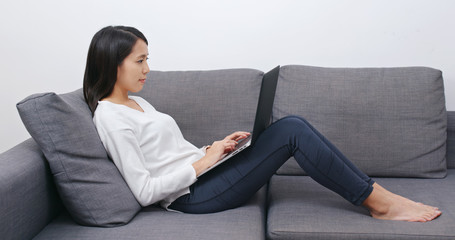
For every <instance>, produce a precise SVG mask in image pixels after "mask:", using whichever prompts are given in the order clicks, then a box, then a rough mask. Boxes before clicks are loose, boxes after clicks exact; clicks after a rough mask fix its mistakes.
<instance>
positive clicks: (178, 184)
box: [103, 129, 197, 207]
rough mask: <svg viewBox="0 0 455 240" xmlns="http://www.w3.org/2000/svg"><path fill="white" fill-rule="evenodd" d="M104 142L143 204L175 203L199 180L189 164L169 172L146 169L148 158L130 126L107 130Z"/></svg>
mask: <svg viewBox="0 0 455 240" xmlns="http://www.w3.org/2000/svg"><path fill="white" fill-rule="evenodd" d="M103 143H104V144H105V148H106V150H107V151H108V153H109V154H110V156H111V158H112V160H113V161H114V163H115V165H116V166H117V168H118V169H119V171H120V173H121V174H122V176H123V178H124V179H125V181H126V183H127V184H128V186H129V187H130V189H131V191H132V192H133V195H134V196H135V197H136V199H137V201H138V202H139V203H140V204H141V205H142V206H143V207H145V206H148V205H150V204H153V203H156V202H158V201H160V200H163V199H165V198H168V201H169V202H172V201H173V200H175V199H176V198H177V197H178V196H180V195H182V194H184V193H187V192H188V187H189V186H190V185H191V184H193V183H194V182H195V181H196V180H197V178H196V171H195V170H194V168H193V166H192V165H191V164H189V163H188V164H185V165H183V166H182V167H180V168H179V169H174V170H173V171H172V172H169V173H167V174H164V175H161V176H151V174H150V171H149V170H147V169H146V164H145V162H146V159H145V157H144V155H143V153H142V151H141V148H140V144H139V142H138V140H137V138H136V136H135V134H134V132H133V131H132V130H131V129H119V130H115V131H110V132H107V133H106V137H105V139H103ZM147 160H148V161H153V159H147ZM173 196H175V197H173Z"/></svg>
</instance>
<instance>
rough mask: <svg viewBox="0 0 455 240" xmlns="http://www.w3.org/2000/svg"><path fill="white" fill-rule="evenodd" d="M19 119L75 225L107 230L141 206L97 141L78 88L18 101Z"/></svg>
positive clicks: (125, 221) (127, 218)
mask: <svg viewBox="0 0 455 240" xmlns="http://www.w3.org/2000/svg"><path fill="white" fill-rule="evenodd" d="M17 109H18V111H19V114H20V117H21V119H22V121H23V123H24V125H25V127H26V129H27V130H28V132H29V133H30V135H31V136H32V137H33V139H34V140H35V141H36V142H37V143H38V145H39V146H40V149H41V150H42V151H43V153H44V155H45V156H46V159H47V160H48V162H49V165H50V169H51V172H52V176H53V179H54V181H55V184H56V186H57V190H58V193H59V195H60V197H61V199H62V201H63V204H64V205H65V207H66V208H67V209H68V212H69V213H70V214H71V216H72V217H73V218H74V220H75V221H76V222H78V223H79V224H82V225H88V226H103V227H112V226H118V225H123V224H126V223H128V222H129V221H130V220H131V219H132V218H133V217H134V216H135V215H136V213H137V212H138V211H139V210H140V209H141V206H140V205H139V203H138V202H137V201H136V199H135V198H134V196H133V194H132V193H131V191H130V189H129V188H128V186H127V184H126V183H125V181H124V180H123V178H122V176H121V175H120V172H119V171H118V169H117V168H116V167H115V165H114V163H113V162H112V161H111V160H110V159H109V158H108V155H107V153H106V150H105V149H104V146H103V145H102V142H101V140H100V139H99V136H98V133H97V131H96V128H95V125H94V124H93V121H92V117H91V112H90V110H89V108H88V105H87V104H86V103H85V101H84V98H83V94H82V89H78V90H76V91H73V92H70V93H66V94H61V95H57V94H55V93H37V94H33V95H31V96H28V97H27V98H25V99H24V100H22V101H20V102H19V103H17Z"/></svg>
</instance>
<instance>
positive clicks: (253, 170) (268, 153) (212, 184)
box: [169, 116, 374, 213]
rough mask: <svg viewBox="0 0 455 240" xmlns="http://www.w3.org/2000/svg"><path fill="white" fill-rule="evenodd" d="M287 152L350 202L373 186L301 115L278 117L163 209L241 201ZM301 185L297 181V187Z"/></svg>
mask: <svg viewBox="0 0 455 240" xmlns="http://www.w3.org/2000/svg"><path fill="white" fill-rule="evenodd" d="M291 156H294V158H295V159H296V160H297V162H298V164H299V165H300V167H301V168H302V169H304V170H305V172H306V173H307V174H308V175H309V176H310V177H311V178H313V179H314V180H315V181H317V182H318V183H319V184H321V185H323V186H325V187H326V188H328V189H330V190H332V191H334V192H336V193H338V194H339V195H340V196H342V197H343V198H345V199H346V200H348V201H349V202H351V203H352V204H354V205H361V204H362V202H363V201H364V200H365V199H366V198H367V197H368V196H369V195H370V193H371V192H372V191H373V187H372V185H373V183H374V181H373V180H372V179H371V178H370V177H368V176H367V175H365V174H364V173H362V172H361V171H360V170H359V169H358V168H357V167H356V166H354V164H352V162H351V161H349V159H347V158H346V157H345V156H344V155H343V154H342V153H341V152H340V151H339V150H338V149H337V148H336V147H335V146H334V145H333V144H331V143H330V142H329V141H328V140H327V139H326V138H325V137H324V136H323V135H322V134H321V133H319V132H318V131H317V130H316V129H315V128H314V127H313V126H311V125H310V123H308V122H307V121H306V120H305V119H303V118H302V117H298V116H288V117H285V118H282V119H280V120H278V121H276V122H274V123H273V124H271V125H270V126H269V127H268V128H267V129H265V130H264V132H262V134H261V135H260V136H259V137H258V139H257V141H256V142H255V144H254V145H252V146H250V147H248V148H247V149H245V150H243V151H242V152H240V153H238V154H237V155H236V156H234V157H232V158H231V159H229V160H228V161H226V162H224V163H222V164H220V165H219V166H217V167H216V168H214V169H212V170H211V171H209V172H207V173H206V174H204V175H202V176H201V177H200V178H199V179H198V180H197V181H196V182H195V183H194V184H193V185H191V186H190V193H189V194H186V195H183V196H181V197H180V198H178V199H176V200H175V201H174V202H173V203H172V204H171V205H170V206H169V208H171V209H174V210H178V211H181V212H186V213H213V212H218V211H223V210H226V209H231V208H235V207H238V206H240V205H242V204H244V203H245V202H247V201H248V200H249V199H250V198H251V197H252V196H253V195H254V194H255V193H256V192H257V191H258V190H259V189H260V188H261V187H262V186H263V185H265V184H266V183H267V182H268V181H269V179H270V178H271V177H272V175H273V174H275V172H276V171H277V170H278V168H280V167H281V166H282V165H283V164H284V163H285V162H286V161H287V160H288V159H289V158H290V157H291ZM302 187H303V186H302Z"/></svg>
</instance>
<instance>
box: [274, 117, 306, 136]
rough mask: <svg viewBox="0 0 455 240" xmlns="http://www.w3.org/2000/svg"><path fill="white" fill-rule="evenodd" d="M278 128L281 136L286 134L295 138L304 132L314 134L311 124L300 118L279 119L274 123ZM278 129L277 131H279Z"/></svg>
mask: <svg viewBox="0 0 455 240" xmlns="http://www.w3.org/2000/svg"><path fill="white" fill-rule="evenodd" d="M274 124H275V125H276V127H278V129H279V131H278V132H279V133H280V134H284V135H286V136H294V135H295V134H297V133H301V132H302V131H303V132H308V131H309V132H312V127H311V126H310V124H309V123H308V122H307V121H306V120H305V119H304V118H302V117H300V116H294V115H290V116H286V117H284V118H281V119H279V120H278V121H276V122H275V123H274ZM278 129H277V130H278Z"/></svg>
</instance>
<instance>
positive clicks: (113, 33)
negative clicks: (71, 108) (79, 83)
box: [83, 26, 148, 116]
mask: <svg viewBox="0 0 455 240" xmlns="http://www.w3.org/2000/svg"><path fill="white" fill-rule="evenodd" d="M139 38H140V39H142V40H144V42H145V43H146V44H147V45H148V41H147V39H146V38H145V36H144V34H142V33H141V32H140V31H139V30H137V29H136V28H134V27H126V26H107V27H104V28H102V29H101V30H99V31H98V32H97V33H96V34H95V36H93V39H92V42H91V43H90V47H89V49H88V54H87V65H86V67H85V74H84V87H83V90H84V99H85V101H86V102H87V104H88V106H89V108H90V111H91V112H92V116H93V114H94V112H95V109H96V107H97V106H98V100H100V99H102V98H105V97H107V96H109V95H110V94H111V93H112V91H113V89H114V86H115V82H116V81H117V67H118V66H119V65H120V64H121V63H122V62H123V60H124V59H125V58H126V57H127V56H128V55H129V54H130V53H131V50H132V48H133V46H134V44H135V43H136V41H137V40H138V39H139Z"/></svg>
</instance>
